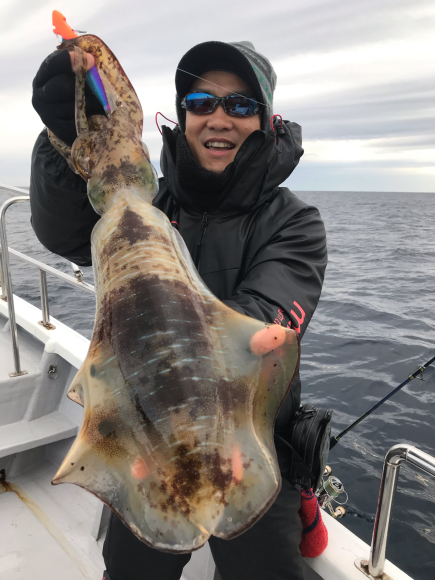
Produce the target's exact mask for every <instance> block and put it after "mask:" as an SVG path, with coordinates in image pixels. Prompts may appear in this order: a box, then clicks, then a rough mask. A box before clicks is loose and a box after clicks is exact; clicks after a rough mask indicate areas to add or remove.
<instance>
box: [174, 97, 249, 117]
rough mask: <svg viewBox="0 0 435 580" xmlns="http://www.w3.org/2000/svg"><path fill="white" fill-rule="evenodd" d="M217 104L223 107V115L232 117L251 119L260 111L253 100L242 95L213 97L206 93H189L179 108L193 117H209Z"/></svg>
mask: <svg viewBox="0 0 435 580" xmlns="http://www.w3.org/2000/svg"><path fill="white" fill-rule="evenodd" d="M219 104H221V105H222V106H223V108H224V111H225V113H226V114H227V115H231V116H232V117H251V116H252V115H256V114H257V113H258V112H259V110H260V107H259V105H258V103H256V102H255V101H254V99H250V98H249V97H244V96H243V95H228V96H227V97H215V96H214V95H209V94H208V93H189V94H188V95H186V96H185V97H184V99H183V100H182V101H181V106H182V107H183V108H184V109H186V111H189V113H195V115H209V114H210V113H213V111H214V110H215V109H216V107H217V106H218V105H219Z"/></svg>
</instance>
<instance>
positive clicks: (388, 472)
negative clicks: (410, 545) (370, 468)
mask: <svg viewBox="0 0 435 580" xmlns="http://www.w3.org/2000/svg"><path fill="white" fill-rule="evenodd" d="M404 462H406V463H409V464H410V465H413V466H414V467H418V469H421V470H422V471H424V472H425V473H427V474H428V475H433V476H435V457H432V456H431V455H429V454H428V453H425V452H424V451H420V449H417V448H416V447H413V446H412V445H407V444H406V443H401V444H399V445H394V446H393V447H391V449H390V450H389V451H388V452H387V454H386V456H385V459H384V468H383V471H382V477H381V486H380V489H379V499H378V508H377V511H376V518H375V525H374V528H373V537H372V545H371V548H370V558H369V560H368V561H367V560H361V559H359V560H357V561H356V562H355V564H356V566H357V568H359V569H360V570H361V571H362V572H364V574H365V575H366V576H368V577H370V578H379V579H384V580H387V579H388V578H390V577H389V576H387V574H385V573H384V566H385V552H386V549H387V537H388V528H389V525H390V518H391V509H392V505H393V499H394V493H395V491H396V487H397V480H398V477H399V471H400V466H401V465H402V463H404Z"/></svg>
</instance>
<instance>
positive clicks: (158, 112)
mask: <svg viewBox="0 0 435 580" xmlns="http://www.w3.org/2000/svg"><path fill="white" fill-rule="evenodd" d="M157 115H161V116H162V117H164V118H165V119H166V120H167V121H169V122H170V123H174V125H178V123H176V122H175V121H171V119H168V117H165V115H164V114H163V113H161V112H160V111H157V113H156V125H157V129H158V130H159V131H160V135H161V134H162V131H161V129H160V127H159V124H158V122H157Z"/></svg>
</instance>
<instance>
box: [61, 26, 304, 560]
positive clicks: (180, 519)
mask: <svg viewBox="0 0 435 580" xmlns="http://www.w3.org/2000/svg"><path fill="white" fill-rule="evenodd" d="M59 48H60V49H62V50H69V51H74V52H75V65H74V67H75V73H76V126H77V133H78V137H77V139H76V141H75V142H74V144H73V146H72V148H71V149H69V148H68V147H67V146H66V145H65V144H63V143H61V142H60V141H59V140H58V139H57V138H56V137H55V136H54V135H51V136H50V137H51V140H52V143H53V144H54V145H55V147H56V148H57V149H58V150H59V151H60V152H61V153H62V154H63V155H64V156H65V157H66V158H67V160H68V162H69V163H70V165H71V167H72V168H74V170H75V171H76V172H78V173H80V174H81V175H82V176H83V178H84V179H85V180H86V181H87V189H88V196H89V200H90V202H91V204H92V206H93V207H94V209H95V211H96V212H98V213H99V214H101V219H100V220H99V221H98V223H97V224H96V226H95V227H94V230H93V232H92V238H91V244H92V257H93V264H94V270H95V283H96V290H97V304H96V319H95V326H94V331H93V336H92V340H91V343H90V347H89V352H88V355H87V357H86V360H85V361H84V363H83V365H82V367H81V368H80V370H79V372H78V374H77V376H76V377H75V379H74V380H73V382H72V384H71V387H70V389H69V392H68V396H69V398H70V399H72V400H73V401H76V402H77V403H79V404H81V405H83V406H84V419H83V424H82V427H81V430H80V432H79V434H78V436H77V439H76V441H75V442H74V444H73V446H72V448H71V450H70V451H69V453H68V455H67V456H66V458H65V460H64V461H63V463H62V465H61V467H60V468H59V471H58V472H57V474H56V476H55V478H54V480H53V483H54V484H58V483H74V484H76V485H79V486H81V487H83V488H85V489H87V490H88V491H90V492H91V493H93V494H95V495H96V496H97V497H99V498H100V499H101V500H102V501H103V502H105V503H106V504H107V505H108V506H110V507H111V508H112V510H114V511H115V512H116V513H117V514H118V516H119V517H121V518H122V520H123V522H124V523H125V525H126V526H128V527H129V528H130V530H132V532H133V533H134V534H136V536H137V537H138V538H140V539H141V540H142V541H144V542H145V543H147V544H148V545H150V546H152V547H154V548H157V549H160V550H163V551H166V552H174V553H180V552H190V551H192V550H196V549H198V548H200V547H201V546H202V545H203V544H204V543H205V542H206V541H207V539H208V538H209V536H210V535H211V534H213V535H215V536H217V537H219V538H224V539H230V538H234V537H235V536H237V535H239V534H241V533H243V532H244V531H245V530H247V529H248V528H249V527H251V526H252V525H253V524H254V523H255V522H256V521H257V520H258V519H259V518H260V517H261V516H262V515H263V514H264V513H265V512H266V511H267V509H268V508H269V507H270V505H271V504H272V503H273V501H274V500H275V498H276V496H277V494H278V493H279V491H280V488H281V476H280V472H279V468H278V463H277V456H276V451H275V446H274V442H273V426H274V423H275V419H276V416H277V413H278V410H279V408H280V406H281V404H282V402H283V400H284V398H285V397H286V395H287V394H288V391H289V389H290V384H291V381H292V379H293V377H294V374H295V372H296V368H297V365H298V362H299V343H298V339H297V337H296V333H295V332H294V331H293V330H290V329H287V328H283V327H281V326H277V325H274V324H265V323H264V322H260V321H258V320H254V319H252V318H249V317H247V316H244V315H242V314H240V313H238V312H236V311H234V310H232V309H231V308H229V307H227V306H226V305H224V304H223V303H222V302H220V301H219V300H218V299H217V298H216V297H215V296H214V295H213V294H212V293H211V292H210V291H209V290H208V289H207V287H206V286H205V285H204V283H203V282H202V280H201V278H200V277H199V275H198V273H197V271H196V269H195V267H194V265H193V262H192V260H191V258H190V255H189V252H188V250H187V248H186V246H185V245H184V242H183V240H182V238H181V236H180V235H179V234H178V232H177V231H175V230H174V228H173V227H172V226H171V224H170V222H169V220H168V218H167V217H166V216H165V215H164V214H163V213H162V212H161V211H159V210H158V209H156V208H155V207H153V205H152V199H153V196H154V195H155V193H156V191H157V188H158V185H157V183H158V182H157V178H156V173H155V171H154V169H153V168H152V166H151V164H150V161H149V155H148V151H147V149H146V147H145V146H144V145H143V144H142V141H141V135H142V122H143V115H142V108H141V105H140V102H139V99H138V97H137V95H136V93H135V91H134V89H133V87H132V85H131V83H130V81H129V79H128V78H127V76H126V74H125V73H124V71H123V69H122V67H121V66H120V64H119V62H118V60H117V59H116V57H115V56H114V54H113V53H112V52H111V50H110V49H109V48H108V47H107V46H106V45H105V44H104V43H103V42H102V41H101V40H100V39H99V38H97V37H95V36H91V35H84V36H81V37H78V38H75V39H73V40H68V41H65V42H64V43H63V44H62V45H61V46H60V47H59ZM85 52H88V53H91V54H92V55H93V57H94V59H95V66H96V68H97V70H98V71H99V73H100V76H101V79H102V82H103V86H104V88H105V91H106V94H107V98H108V101H109V103H110V108H111V113H110V114H109V115H108V116H107V117H106V116H104V115H101V116H93V117H91V118H90V119H89V120H88V119H87V118H86V114H85V93H84V88H85V75H86V70H85V69H86V66H85V63H86V62H87V61H86V58H85V56H86V55H85Z"/></svg>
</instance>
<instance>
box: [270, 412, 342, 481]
mask: <svg viewBox="0 0 435 580" xmlns="http://www.w3.org/2000/svg"><path fill="white" fill-rule="evenodd" d="M331 419H332V411H330V410H328V409H319V408H317V407H314V406H313V405H309V404H307V405H303V406H302V407H300V408H299V410H298V411H297V412H296V414H295V416H294V418H293V421H292V423H291V425H290V429H289V430H288V431H286V432H285V433H284V432H281V433H276V432H275V445H276V446H277V448H278V447H280V448H281V450H282V451H283V450H284V449H286V450H287V452H288V453H289V454H290V456H291V467H290V469H289V470H288V473H287V476H286V477H287V479H288V480H289V481H290V482H291V483H295V484H298V485H301V486H302V487H304V488H306V489H311V488H313V490H314V491H316V490H317V488H318V486H319V485H320V484H321V482H322V480H323V472H324V470H325V465H326V461H327V459H328V454H329V440H330V437H331Z"/></svg>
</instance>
